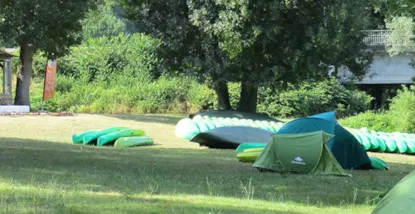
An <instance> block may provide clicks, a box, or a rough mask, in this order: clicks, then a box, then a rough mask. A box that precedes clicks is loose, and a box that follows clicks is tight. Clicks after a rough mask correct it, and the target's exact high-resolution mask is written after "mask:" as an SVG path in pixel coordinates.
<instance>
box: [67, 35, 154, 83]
mask: <svg viewBox="0 0 415 214" xmlns="http://www.w3.org/2000/svg"><path fill="white" fill-rule="evenodd" d="M156 48H157V41H156V40H153V39H151V38H150V37H148V36H146V35H144V34H133V35H125V34H120V35H118V36H114V37H109V38H108V37H100V38H96V39H89V40H88V41H87V42H85V43H83V44H81V45H79V46H76V47H73V48H72V50H71V54H70V55H68V56H67V57H64V58H62V59H61V60H60V66H59V72H60V73H62V74H64V75H72V76H75V77H82V78H85V79H86V80H87V81H88V82H92V81H108V80H110V79H111V78H112V77H115V76H117V78H124V79H125V81H124V82H123V83H124V84H128V85H132V84H137V83H138V82H142V81H148V80H149V79H148V77H149V73H150V71H151V70H152V69H155V65H156V63H157V62H158V60H157V58H156V57H155V56H154V51H155V49H156Z"/></svg>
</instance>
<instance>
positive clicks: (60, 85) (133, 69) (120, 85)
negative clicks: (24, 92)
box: [31, 34, 371, 117]
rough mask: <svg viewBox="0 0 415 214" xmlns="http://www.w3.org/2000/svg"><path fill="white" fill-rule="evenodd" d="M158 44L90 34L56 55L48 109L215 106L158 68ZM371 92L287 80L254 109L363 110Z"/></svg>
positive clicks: (38, 61)
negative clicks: (67, 51)
mask: <svg viewBox="0 0 415 214" xmlns="http://www.w3.org/2000/svg"><path fill="white" fill-rule="evenodd" d="M158 44H159V43H158V42H157V41H156V40H153V39H151V38H150V37H148V36H146V35H144V34H133V35H131V36H127V35H124V34H120V35H119V36H115V37H100V38H96V39H90V40H88V41H87V42H84V43H83V44H81V45H79V46H76V47H73V48H72V49H71V53H70V55H68V56H66V57H63V58H60V59H58V65H59V68H58V78H57V87H56V94H55V96H54V98H53V99H52V100H50V101H48V102H46V103H45V108H46V109H47V110H49V111H74V112H91V113H130V112H133V113H167V112H183V113H184V112H186V113H187V112H197V111H200V110H206V109H214V108H216V105H217V104H216V96H215V93H214V91H213V90H211V89H209V88H208V87H207V86H205V85H201V84H198V83H196V82H195V81H194V80H192V79H189V78H186V77H174V78H173V77H167V76H163V75H162V74H160V73H158V69H157V64H158V59H157V58H156V57H155V50H156V48H157V45H158ZM42 59H43V58H42V57H41V56H40V55H36V57H35V66H34V67H35V68H34V70H35V81H34V84H33V88H32V96H31V103H32V108H33V109H35V110H36V109H39V108H40V103H41V98H42V96H41V90H42V88H43V86H42V84H41V82H42V80H41V77H43V76H42V75H41V74H42V72H37V71H38V70H39V71H42V69H43V70H44V62H42V61H43V60H42ZM229 92H230V98H231V104H232V106H233V107H235V108H236V107H237V105H238V101H239V96H240V84H238V83H229ZM370 101H371V97H370V96H368V95H367V94H365V93H363V92H360V91H357V90H349V89H346V88H345V87H343V86H342V85H340V84H339V83H338V82H337V81H336V80H325V81H319V82H305V83H302V84H300V85H289V86H288V87H287V88H285V89H283V90H272V89H268V88H260V89H259V100H258V110H259V111H260V112H265V113H268V114H270V115H273V116H275V117H301V116H306V115H310V114H315V113H320V112H323V111H331V110H337V112H338V113H339V114H340V116H348V115H353V114H356V113H359V112H364V111H366V110H368V109H369V107H370Z"/></svg>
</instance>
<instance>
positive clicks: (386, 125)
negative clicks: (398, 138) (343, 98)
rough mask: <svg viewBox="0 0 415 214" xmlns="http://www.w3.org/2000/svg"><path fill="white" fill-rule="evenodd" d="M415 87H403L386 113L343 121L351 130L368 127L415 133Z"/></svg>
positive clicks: (358, 116) (368, 114)
mask: <svg viewBox="0 0 415 214" xmlns="http://www.w3.org/2000/svg"><path fill="white" fill-rule="evenodd" d="M414 109H415V87H414V86H411V87H410V88H408V87H406V86H403V87H402V89H400V90H398V92H397V95H396V96H395V97H394V98H392V99H391V104H390V109H389V110H388V111H386V112H384V113H378V114H376V113H374V112H366V113H363V114H359V115H357V116H354V117H350V118H347V119H345V120H343V121H341V124H342V125H344V126H347V127H351V128H362V127H367V128H368V129H373V130H376V131H384V132H403V133H415V111H414Z"/></svg>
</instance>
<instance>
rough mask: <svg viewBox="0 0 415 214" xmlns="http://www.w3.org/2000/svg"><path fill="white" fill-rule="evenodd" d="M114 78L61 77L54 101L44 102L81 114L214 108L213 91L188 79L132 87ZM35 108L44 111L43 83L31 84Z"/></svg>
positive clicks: (46, 105) (49, 107) (48, 107)
mask: <svg viewBox="0 0 415 214" xmlns="http://www.w3.org/2000/svg"><path fill="white" fill-rule="evenodd" d="M118 77H119V78H118ZM129 84H130V81H128V82H126V79H125V78H122V77H121V76H120V75H115V77H113V79H112V80H111V81H110V82H105V81H95V82H92V83H89V82H88V81H86V80H85V79H76V78H74V77H69V76H62V75H59V76H58V78H57V83H56V92H55V95H54V97H53V99H51V100H48V101H46V102H45V103H44V109H46V110H48V111H72V112H82V113H185V112H188V111H189V110H192V111H194V112H197V111H200V110H205V109H212V106H213V105H214V101H215V97H214V92H213V91H212V90H210V89H208V88H207V87H206V86H202V85H200V84H197V83H195V82H194V81H191V80H189V79H185V78H165V77H161V78H160V79H158V80H155V81H146V82H137V83H136V84H132V85H129ZM32 87H33V90H31V93H32V96H31V103H32V108H33V109H35V110H38V109H40V108H41V101H42V90H43V81H41V80H36V81H34V82H33V83H32Z"/></svg>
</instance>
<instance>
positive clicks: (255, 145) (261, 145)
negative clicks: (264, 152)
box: [236, 143, 267, 153]
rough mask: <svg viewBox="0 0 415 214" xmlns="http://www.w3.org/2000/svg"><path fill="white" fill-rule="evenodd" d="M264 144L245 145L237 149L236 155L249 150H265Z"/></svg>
mask: <svg viewBox="0 0 415 214" xmlns="http://www.w3.org/2000/svg"><path fill="white" fill-rule="evenodd" d="M265 146H267V145H266V144H263V143H243V144H241V145H239V146H238V148H236V153H240V152H244V151H245V150H247V149H256V148H265Z"/></svg>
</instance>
